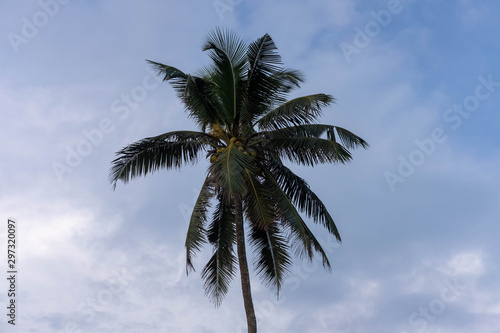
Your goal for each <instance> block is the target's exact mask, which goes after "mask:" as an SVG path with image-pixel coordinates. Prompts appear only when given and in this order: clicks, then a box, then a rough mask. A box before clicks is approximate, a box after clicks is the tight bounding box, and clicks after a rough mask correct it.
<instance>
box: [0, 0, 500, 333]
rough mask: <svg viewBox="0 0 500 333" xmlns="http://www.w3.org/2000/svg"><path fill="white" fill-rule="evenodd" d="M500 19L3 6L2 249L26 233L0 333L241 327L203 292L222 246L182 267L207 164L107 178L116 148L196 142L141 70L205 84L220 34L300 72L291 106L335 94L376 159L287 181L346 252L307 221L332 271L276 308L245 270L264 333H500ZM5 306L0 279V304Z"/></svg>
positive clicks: (239, 318)
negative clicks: (153, 67) (176, 73)
mask: <svg viewBox="0 0 500 333" xmlns="http://www.w3.org/2000/svg"><path fill="white" fill-rule="evenodd" d="M217 6H218V7H217ZM499 10H500V3H498V2H495V1H468V0H460V1H424V0H419V1H417V0H413V1H410V0H401V1H396V0H393V1H347V0H339V1H332V2H326V1H318V0H316V1H308V2H307V4H306V3H304V2H303V1H295V0H292V1H252V2H249V1H244V0H241V1H238V0H234V1H229V0H220V1H191V2H190V1H185V2H181V1H175V2H174V1H143V2H123V1H117V0H114V1H113V0H110V1H69V0H64V1H63V0H41V1H23V2H22V3H21V2H19V1H13V0H6V1H3V2H2V3H1V4H0V35H1V38H0V61H1V64H2V66H1V69H0V110H1V117H2V118H1V122H0V123H1V124H2V131H0V140H1V142H2V144H1V146H0V147H1V148H0V212H1V216H0V219H1V220H2V222H1V224H0V225H1V227H0V237H1V241H0V244H1V247H2V248H4V249H5V248H6V243H5V241H6V232H7V227H6V225H7V219H8V218H9V217H12V218H15V219H16V221H17V223H18V225H19V244H18V256H19V281H20V282H19V294H18V299H17V301H18V304H19V308H18V318H17V321H18V322H17V325H16V327H15V328H14V327H11V325H7V323H6V319H5V318H4V319H2V322H0V326H1V327H2V331H5V332H11V331H12V332H15V331H16V329H17V332H40V333H45V332H58V333H63V332H64V333H66V332H82V333H83V332H99V333H100V332H102V333H108V332H130V333H132V332H138V333H141V332H176V333H177V332H179V333H191V332H192V333H215V332H243V331H244V330H243V327H244V324H245V320H244V312H243V304H242V300H241V292H240V288H239V283H238V279H235V281H234V282H233V284H232V288H231V290H230V292H229V294H228V297H227V299H226V300H225V301H224V303H223V304H222V306H221V307H220V308H218V309H216V308H215V307H214V306H213V305H212V304H211V303H210V301H209V300H208V299H207V298H206V297H205V296H204V292H203V285H202V281H201V279H200V276H199V271H200V270H201V267H203V265H204V263H205V262H206V260H207V259H208V257H209V255H210V249H209V248H206V249H205V251H204V252H203V254H201V255H200V256H199V258H198V260H197V268H198V272H197V273H195V274H192V275H190V276H188V277H186V275H185V271H184V260H185V257H184V237H185V232H186V230H187V218H188V217H187V216H189V214H190V209H191V208H192V205H193V199H194V197H195V195H196V194H197V191H198V190H199V188H200V186H201V183H202V181H203V178H204V174H205V168H206V166H207V165H208V164H207V162H206V161H201V162H200V163H199V164H198V165H196V166H193V167H191V166H188V167H185V168H183V169H182V170H181V171H169V172H159V173H157V174H154V175H151V176H149V177H146V178H143V179H138V180H136V181H133V182H132V183H130V184H128V185H126V186H124V185H122V184H118V187H117V189H116V191H114V192H113V191H112V188H111V186H110V185H109V182H108V169H109V166H110V161H111V160H112V159H113V158H114V153H115V152H116V151H118V150H119V149H121V148H122V147H123V146H125V145H127V144H129V143H132V142H134V141H136V140H139V139H141V138H144V137H148V136H153V135H156V134H160V133H163V132H168V131H171V130H177V129H193V128H194V125H193V124H192V123H191V122H190V120H189V119H187V117H186V115H185V113H184V112H183V108H182V106H181V105H180V103H179V102H178V101H177V99H176V96H175V94H174V92H173V91H172V89H171V87H170V86H168V85H166V84H163V83H159V82H158V81H157V79H156V78H155V77H154V76H153V75H152V74H151V71H150V70H148V68H147V66H146V62H145V59H151V60H155V61H159V62H163V63H166V64H169V65H173V66H176V67H178V68H181V69H183V70H185V71H186V72H193V71H195V70H196V69H198V68H200V67H201V66H202V65H204V64H207V63H208V62H209V58H208V57H207V56H206V54H204V53H203V52H202V51H201V45H202V41H203V38H204V36H205V35H206V33H207V32H208V31H209V30H210V29H212V28H214V27H217V26H219V27H227V28H230V29H232V30H234V31H235V32H237V33H238V34H239V35H240V36H242V38H244V39H245V40H247V41H252V40H255V39H257V38H258V37H260V36H262V35H263V34H264V33H269V34H270V35H271V36H272V38H273V39H274V41H275V43H276V44H277V46H278V48H279V50H280V54H281V55H282V57H283V61H284V63H285V65H286V66H288V67H292V68H296V69H300V70H302V71H303V72H304V74H305V75H306V78H307V81H306V82H305V83H304V85H303V86H302V88H301V89H300V90H298V91H296V92H294V96H296V95H306V94H310V93H319V92H323V93H328V94H332V95H334V96H335V98H336V99H337V100H336V104H335V105H334V106H333V107H332V108H330V109H328V110H326V112H325V115H324V118H323V119H322V122H324V123H329V124H335V125H338V126H342V127H345V128H348V129H350V130H352V131H353V132H355V133H356V134H358V135H360V136H362V137H363V138H365V139H366V140H367V141H369V143H370V144H371V148H370V150H367V151H361V150H360V151H356V152H355V153H354V160H353V161H352V163H350V164H348V165H336V166H332V165H321V166H318V167H316V168H314V169H308V168H303V167H297V166H293V165H292V166H291V167H292V168H293V169H294V170H295V171H296V172H297V173H298V174H299V175H301V176H302V177H304V178H306V179H307V180H308V182H309V183H310V185H311V187H312V188H313V190H315V191H316V193H317V194H318V195H319V196H320V198H322V199H323V202H324V203H325V204H326V205H327V207H328V208H329V210H330V212H331V213H332V215H333V217H334V219H335V220H336V222H337V225H338V227H339V229H340V232H341V235H342V238H343V243H342V244H341V245H339V244H337V243H335V242H333V241H332V239H330V238H328V237H327V235H326V234H325V232H324V231H323V230H322V229H321V228H319V227H316V226H313V227H312V228H313V230H314V231H315V232H316V234H317V235H318V238H319V239H320V241H321V242H322V243H323V244H324V246H325V248H326V249H327V251H328V252H329V253H330V259H331V261H332V263H333V270H332V272H330V273H329V272H325V271H324V270H323V269H322V268H321V267H320V265H319V264H318V261H313V262H312V263H307V262H301V261H297V262H296V265H295V266H294V269H293V271H292V272H291V274H290V276H289V278H288V280H287V283H286V285H285V287H284V289H283V292H282V294H281V296H280V299H278V300H276V298H274V297H273V294H272V293H271V292H270V291H269V290H268V289H266V288H265V287H264V286H262V285H261V284H260V282H259V281H258V279H257V278H256V277H255V275H253V280H252V281H253V284H252V288H253V291H254V300H255V304H256V310H257V313H258V318H259V332H262V333H264V332H290V333H303V332H314V333H323V332H324V333H326V332H346V333H347V332H349V333H351V332H355V333H356V332H360V333H361V332H373V333H386V332H397V333H404V332H407V333H413V332H419V333H421V332H433V333H451V332H453V333H457V332H458V333H460V332H484V333H490V332H491V333H493V332H499V331H500V319H499V318H500V287H499V286H498V280H499V279H500V268H499V265H498V257H499V255H500V247H499V245H498V235H499V233H500V227H499V216H500V214H499V213H500V207H499V199H500V195H499V191H498V189H499V187H500V177H499V175H498V170H499V167H500V149H499V148H498V147H499V144H500V135H499V134H498V133H499V123H500V116H499V114H498V112H497V111H498V106H499V105H500V65H499V62H498V54H499V53H500V42H499V40H498V31H500V23H499V21H498V17H497V16H498V15H497V14H498V12H499ZM311 223H312V222H311ZM1 253H2V254H1V255H0V260H1V262H2V263H5V261H6V251H5V250H2V251H1ZM2 267H4V268H5V267H6V266H5V264H2ZM5 270H6V269H5ZM7 289H8V286H7V282H6V280H3V282H0V291H1V292H0V304H5V305H6V304H7V302H8V297H7V294H6V290H7ZM2 306H3V305H2ZM4 317H5V316H4Z"/></svg>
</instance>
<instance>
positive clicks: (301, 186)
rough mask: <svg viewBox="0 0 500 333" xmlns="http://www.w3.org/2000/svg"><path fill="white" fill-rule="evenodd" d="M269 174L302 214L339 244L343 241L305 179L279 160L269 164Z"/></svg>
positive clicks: (323, 206)
mask: <svg viewBox="0 0 500 333" xmlns="http://www.w3.org/2000/svg"><path fill="white" fill-rule="evenodd" d="M269 172H270V173H271V175H272V176H273V178H274V179H276V181H277V182H278V183H279V185H280V187H281V188H282V189H283V191H284V192H285V194H286V195H287V196H288V197H289V198H290V200H291V201H292V203H293V204H294V205H295V206H297V207H298V209H299V210H300V211H301V212H305V213H306V214H307V216H308V217H310V218H312V219H313V221H314V222H315V223H320V224H322V225H323V226H324V227H325V228H326V229H327V230H328V231H329V232H330V233H331V234H333V235H335V237H336V238H337V240H338V241H339V242H340V241H341V238H340V233H339V231H338V229H337V226H336V225H335V222H334V221H333V218H332V217H331V215H330V213H329V212H328V210H327V209H326V206H325V205H324V204H323V202H322V201H321V200H320V199H319V198H318V196H317V195H316V194H315V193H314V192H313V191H312V190H311V188H310V187H309V185H308V184H307V182H306V181H305V180H304V179H302V178H301V177H299V176H297V175H296V174H295V173H293V172H292V171H291V170H290V169H289V168H287V167H286V166H284V165H283V164H282V163H280V162H279V161H277V160H273V161H271V162H270V163H269Z"/></svg>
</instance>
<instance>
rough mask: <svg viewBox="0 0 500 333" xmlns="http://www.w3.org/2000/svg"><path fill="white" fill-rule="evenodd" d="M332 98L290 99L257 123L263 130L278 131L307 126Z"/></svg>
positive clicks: (311, 96) (317, 95)
mask: <svg viewBox="0 0 500 333" xmlns="http://www.w3.org/2000/svg"><path fill="white" fill-rule="evenodd" d="M333 100H334V98H333V97H332V96H330V95H325V94H315V95H309V96H303V97H299V98H295V99H292V100H290V101H288V102H286V103H283V104H281V105H280V106H278V107H277V108H275V109H273V110H271V111H269V112H268V113H267V114H266V115H265V116H263V117H262V118H260V119H259V120H258V121H257V126H259V128H261V129H263V130H269V129H280V128H283V127H287V126H293V125H302V124H309V123H311V122H312V121H314V120H316V119H317V118H318V117H319V116H320V115H321V114H322V109H323V108H324V107H326V106H328V105H330V103H332V102H333Z"/></svg>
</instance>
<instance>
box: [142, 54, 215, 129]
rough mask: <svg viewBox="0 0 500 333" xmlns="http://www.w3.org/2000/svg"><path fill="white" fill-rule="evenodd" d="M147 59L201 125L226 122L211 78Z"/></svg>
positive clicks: (190, 114)
mask: <svg viewBox="0 0 500 333" xmlns="http://www.w3.org/2000/svg"><path fill="white" fill-rule="evenodd" d="M147 61H148V62H149V63H150V64H151V65H152V66H153V68H154V70H155V71H156V72H157V74H158V75H160V76H162V77H163V80H164V81H169V83H170V84H171V85H172V87H173V88H174V90H175V91H176V93H177V96H178V97H179V99H180V100H181V101H182V102H183V103H184V106H185V109H186V111H187V112H188V114H189V116H190V117H191V118H192V119H194V121H195V122H196V123H197V124H198V125H199V126H201V127H204V126H206V125H208V124H212V123H216V122H220V123H224V119H223V117H221V115H220V112H219V111H218V110H219V109H220V105H219V100H218V99H217V96H216V95H215V86H214V84H213V82H211V81H210V80H209V78H201V77H198V76H193V75H189V74H185V73H184V72H182V71H181V70H179V69H177V68H175V67H172V66H168V65H164V64H161V63H159V62H155V61H151V60H147Z"/></svg>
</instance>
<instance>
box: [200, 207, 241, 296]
mask: <svg viewBox="0 0 500 333" xmlns="http://www.w3.org/2000/svg"><path fill="white" fill-rule="evenodd" d="M207 235H208V240H209V241H210V243H211V244H212V245H213V247H214V252H213V255H212V257H211V258H210V260H209V261H208V263H207V264H206V266H205V267H204V268H203V271H202V273H201V277H202V279H203V280H204V282H205V283H204V287H205V293H206V294H207V296H208V297H209V298H210V299H211V300H212V301H213V302H214V303H215V305H216V306H219V305H220V303H221V302H222V300H223V299H224V297H225V295H226V294H227V291H228V288H229V284H230V282H231V281H232V279H233V278H234V274H235V267H236V264H237V261H236V257H235V254H234V249H233V244H234V243H235V241H236V236H235V224H234V211H233V209H232V207H231V205H229V204H227V203H226V202H225V201H224V200H222V199H220V200H219V203H218V205H217V209H216V210H215V212H214V217H213V222H212V223H211V225H210V228H209V229H208V232H207Z"/></svg>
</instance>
